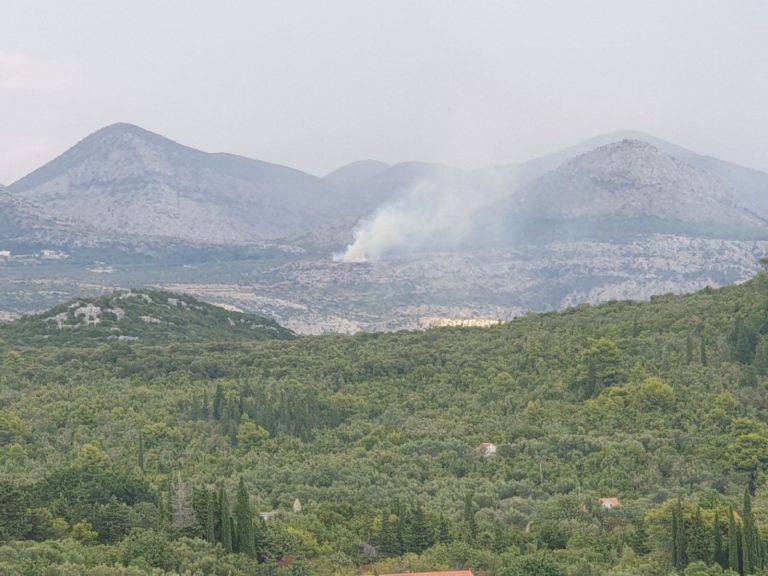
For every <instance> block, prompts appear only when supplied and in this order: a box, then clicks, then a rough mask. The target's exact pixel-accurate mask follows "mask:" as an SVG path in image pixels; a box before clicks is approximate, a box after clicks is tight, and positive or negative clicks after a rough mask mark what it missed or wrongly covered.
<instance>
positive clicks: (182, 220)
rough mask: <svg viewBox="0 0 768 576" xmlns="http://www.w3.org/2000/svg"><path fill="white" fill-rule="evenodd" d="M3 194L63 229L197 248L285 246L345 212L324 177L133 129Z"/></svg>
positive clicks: (103, 137) (113, 132)
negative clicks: (283, 240)
mask: <svg viewBox="0 0 768 576" xmlns="http://www.w3.org/2000/svg"><path fill="white" fill-rule="evenodd" d="M6 191H7V192H9V193H11V194H12V195H14V197H16V198H17V199H18V200H21V201H23V202H24V203H25V204H26V205H27V206H28V207H29V209H30V210H31V211H33V212H34V213H36V214H40V215H43V216H46V217H49V218H51V219H53V220H56V221H57V222H61V223H68V224H74V225H77V226H86V227H92V228H95V229H97V230H99V231H101V232H102V233H110V234H114V233H119V234H127V235H142V236H165V237H173V238H177V239H185V240H190V241H196V242H203V241H204V242H220V243H243V242H250V241H254V240H259V239H264V238H276V237H284V236H288V235H291V234H295V233H300V232H303V231H305V230H307V229H311V228H312V227H314V226H318V225H321V224H324V223H328V222H331V221H334V220H335V219H336V218H337V216H338V212H339V208H338V207H337V206H335V203H334V202H333V195H332V190H331V188H330V187H329V186H327V185H326V184H325V183H324V182H323V180H322V179H320V178H316V177H314V176H310V175H309V174H305V173H303V172H300V171H298V170H293V169H291V168H286V167H284V166H278V165H275V164H269V163H267V162H261V161H258V160H252V159H250V158H244V157H241V156H235V155H232V154H209V153H206V152H201V151H199V150H195V149H193V148H188V147H186V146H182V145H181V144H177V143H176V142H173V141H172V140H169V139H167V138H165V137H163V136H160V135H158V134H153V133H152V132H149V131H147V130H144V129H142V128H139V127H138V126H133V125H130V124H114V125H112V126H108V127H106V128H102V129H101V130H99V131H97V132H95V133H93V134H91V135H90V136H88V137H87V138H85V139H84V140H82V141H81V142H79V143H78V144H77V145H75V146H73V147H72V148H70V149H69V150H67V151H66V152H65V153H64V154H62V155H61V156H59V157H58V158H56V159H54V160H52V161H51V162H49V163H48V164H46V165H45V166H43V167H41V168H39V169H37V170H35V171H34V172H32V173H31V174H29V175H27V176H26V177H24V178H22V179H21V180H19V181H17V182H15V183H14V184H12V185H10V186H9V187H8V188H7V189H6Z"/></svg>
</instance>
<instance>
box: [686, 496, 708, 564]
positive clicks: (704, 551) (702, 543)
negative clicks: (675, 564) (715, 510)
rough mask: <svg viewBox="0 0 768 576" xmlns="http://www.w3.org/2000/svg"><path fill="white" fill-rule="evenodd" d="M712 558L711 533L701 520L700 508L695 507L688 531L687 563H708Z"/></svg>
mask: <svg viewBox="0 0 768 576" xmlns="http://www.w3.org/2000/svg"><path fill="white" fill-rule="evenodd" d="M711 557H712V533H711V532H710V531H709V530H707V527H706V526H705V525H704V521H703V520H702V518H701V508H699V507H698V506H696V512H695V513H694V515H693V517H692V519H691V523H690V528H689V530H688V562H689V563H690V562H697V561H701V562H710V561H711Z"/></svg>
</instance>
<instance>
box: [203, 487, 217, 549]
mask: <svg viewBox="0 0 768 576" xmlns="http://www.w3.org/2000/svg"><path fill="white" fill-rule="evenodd" d="M206 493H207V501H206V506H205V539H206V540H208V542H211V543H215V542H216V530H215V526H216V518H215V516H216V503H215V498H216V496H215V495H214V493H213V490H206Z"/></svg>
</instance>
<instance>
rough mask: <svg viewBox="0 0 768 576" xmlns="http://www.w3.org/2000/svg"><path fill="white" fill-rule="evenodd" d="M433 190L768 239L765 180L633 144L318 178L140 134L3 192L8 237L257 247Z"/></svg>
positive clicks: (84, 149)
mask: <svg viewBox="0 0 768 576" xmlns="http://www.w3.org/2000/svg"><path fill="white" fill-rule="evenodd" d="M629 135H631V136H633V137H632V138H626V137H625V136H629ZM617 137H620V138H619V140H616V138H617ZM425 182H427V183H435V186H438V187H442V188H445V187H457V188H459V189H461V190H466V191H468V193H469V194H472V195H473V196H474V197H478V196H480V197H487V198H488V199H489V200H488V206H490V207H491V208H492V209H493V210H494V212H498V209H497V208H496V205H495V202H496V201H497V199H501V202H502V203H503V205H504V206H505V208H504V210H503V212H504V213H505V214H506V213H507V212H509V213H510V214H512V215H516V216H520V215H525V216H526V218H533V219H537V218H543V219H559V220H563V219H572V218H585V217H586V218H607V217H611V218H622V219H626V218H658V219H663V220H664V219H673V220H678V221H692V222H698V223H711V224H725V225H733V226H742V227H744V226H746V227H749V228H762V227H765V226H766V221H765V220H764V218H767V217H768V200H766V198H768V174H764V173H761V172H757V171H754V170H749V169H746V168H741V167H738V166H736V165H733V164H729V163H726V162H722V161H719V160H716V159H712V158H707V157H703V156H699V155H697V154H694V153H692V152H689V151H686V150H684V149H682V148H679V147H677V146H674V145H672V144H668V143H665V142H663V141H660V140H658V139H655V138H653V137H646V136H644V135H641V134H635V133H632V134H625V133H619V134H614V135H611V136H609V137H604V138H600V139H596V140H592V141H589V142H588V143H585V144H583V145H581V146H578V147H575V148H572V149H569V150H567V151H564V152H562V153H559V154H555V155H552V156H549V157H545V158H540V159H537V160H533V161H530V162H527V163H524V164H520V165H508V166H495V167H489V168H484V169H479V170H474V171H467V170H459V169H456V168H452V167H449V166H444V165H438V164H429V163H419V162H407V163H401V164H398V165H395V166H388V165H386V164H383V163H380V162H376V161H362V162H354V163H352V164H349V165H347V166H344V167H342V168H340V169H338V170H336V171H334V172H333V173H331V174H329V175H327V176H326V177H324V178H319V177H316V176H312V175H309V174H306V173H304V172H301V171H299V170H294V169H292V168H287V167H284V166H279V165H275V164H270V163H267V162H262V161H258V160H253V159H250V158H244V157H242V156H236V155H232V154H221V153H216V154H211V153H206V152H201V151H199V150H195V149H192V148H189V147H186V146H183V145H181V144H178V143H176V142H173V141H171V140H169V139H167V138H165V137H163V136H160V135H157V134H154V133H152V132H149V131H147V130H144V129H142V128H139V127H137V126H133V125H130V124H114V125H111V126H107V127H106V128H103V129H101V130H98V131H97V132H95V133H93V134H91V135H89V136H88V137H86V138H85V139H83V140H82V141H81V142H79V143H78V144H76V145H75V146H73V147H72V148H70V149H69V150H67V151H66V152H64V153H63V154H62V155H61V156H59V157H58V158H55V159H54V160H52V161H51V162H49V163H47V164H46V165H44V166H42V167H41V168H39V169H37V170H35V171H34V172H32V173H31V174H29V175H27V176H25V177H23V178H21V179H20V180H18V181H17V182H15V183H13V184H11V185H10V186H8V187H7V188H6V189H5V190H0V206H2V208H3V214H2V216H0V217H2V218H4V223H6V226H5V228H6V230H10V229H12V228H13V227H14V225H13V223H15V227H16V228H18V229H23V228H25V227H26V228H31V229H35V228H39V227H41V226H42V227H46V225H47V226H48V227H57V226H58V227H66V228H68V229H69V230H70V233H71V231H72V230H82V231H85V232H86V233H87V234H88V235H90V236H91V237H93V236H94V235H96V236H99V235H102V236H105V237H114V236H116V235H117V236H121V237H126V236H129V237H130V236H137V237H144V238H152V237H156V238H173V239H176V240H181V241H186V242H194V243H217V244H248V243H251V242H258V241H264V240H274V239H279V238H288V237H292V236H297V235H302V234H311V233H314V232H317V231H318V230H321V229H324V228H329V227H332V226H339V225H346V226H348V227H349V226H351V225H352V224H353V223H354V222H355V221H357V220H358V219H359V218H361V217H365V216H369V215H370V214H372V213H373V212H374V211H375V210H376V209H377V208H379V207H381V206H382V205H386V204H387V203H388V202H392V201H396V200H397V199H398V198H399V197H400V196H401V195H402V194H403V191H407V190H410V189H413V188H414V187H416V186H418V185H422V184H423V183H425ZM438 199H439V197H438Z"/></svg>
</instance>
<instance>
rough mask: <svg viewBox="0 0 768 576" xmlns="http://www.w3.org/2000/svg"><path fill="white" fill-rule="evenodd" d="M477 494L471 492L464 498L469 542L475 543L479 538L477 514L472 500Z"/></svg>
mask: <svg viewBox="0 0 768 576" xmlns="http://www.w3.org/2000/svg"><path fill="white" fill-rule="evenodd" d="M474 496H475V494H474V492H472V491H471V490H470V491H469V492H467V494H466V495H465V496H464V522H465V524H466V528H467V542H469V543H470V544H472V543H474V541H475V538H476V537H477V522H476V521H475V512H474V510H473V509H472V499H473V498H474Z"/></svg>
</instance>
